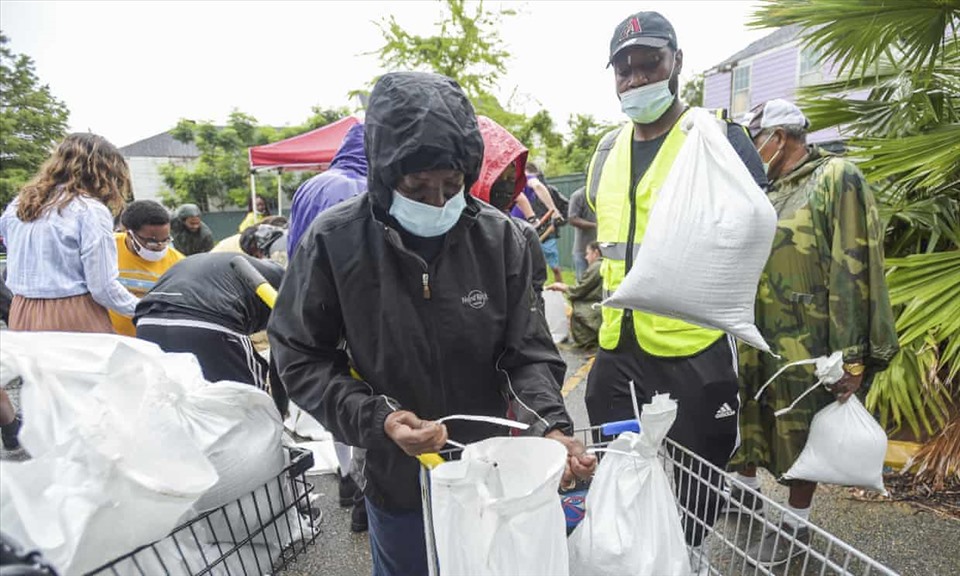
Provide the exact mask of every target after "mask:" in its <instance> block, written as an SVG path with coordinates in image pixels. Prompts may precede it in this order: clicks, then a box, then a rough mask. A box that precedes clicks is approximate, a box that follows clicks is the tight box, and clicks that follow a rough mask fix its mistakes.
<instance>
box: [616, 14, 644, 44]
mask: <svg viewBox="0 0 960 576" xmlns="http://www.w3.org/2000/svg"><path fill="white" fill-rule="evenodd" d="M640 32H643V29H642V28H641V27H640V19H639V18H637V17H636V16H634V17H633V18H631V19H630V21H629V22H627V25H626V26H624V27H623V30H621V31H620V40H623V39H624V38H626V37H627V36H630V35H633V34H639V33H640Z"/></svg>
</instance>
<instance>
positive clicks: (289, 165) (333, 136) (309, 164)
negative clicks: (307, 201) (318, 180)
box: [248, 116, 360, 210]
mask: <svg viewBox="0 0 960 576" xmlns="http://www.w3.org/2000/svg"><path fill="white" fill-rule="evenodd" d="M359 122H360V119H359V118H357V117H356V116H347V117H345V118H341V119H340V120H337V121H336V122H334V123H332V124H327V125H326V126H322V127H320V128H317V129H316V130H311V131H310V132H306V133H304V134H298V135H297V136H293V137H291V138H287V139H286V140H280V141H279V142H272V143H270V144H264V145H262V146H253V147H251V148H249V149H248V152H249V156H250V197H251V198H252V199H253V200H254V203H253V205H254V206H256V195H257V190H256V180H255V178H254V174H255V173H256V172H259V171H261V170H276V171H277V173H278V174H279V173H282V172H285V171H287V172H289V171H297V170H326V169H327V167H328V166H329V165H330V162H331V161H332V160H333V157H334V156H335V155H336V153H337V150H339V149H340V144H341V143H342V142H343V138H344V136H346V135H347V131H348V130H350V127H351V126H353V125H354V124H358V123H359ZM280 182H281V179H280V178H278V179H277V186H278V192H279V186H280ZM281 197H282V194H279V193H278V195H277V204H278V206H277V209H278V210H280V209H281V208H282V206H280V202H281V200H280V199H281ZM254 209H256V208H254Z"/></svg>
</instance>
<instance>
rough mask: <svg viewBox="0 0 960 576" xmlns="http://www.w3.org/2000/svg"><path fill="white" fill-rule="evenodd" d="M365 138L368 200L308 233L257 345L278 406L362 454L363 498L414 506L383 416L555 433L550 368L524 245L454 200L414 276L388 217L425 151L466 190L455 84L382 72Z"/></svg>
mask: <svg viewBox="0 0 960 576" xmlns="http://www.w3.org/2000/svg"><path fill="white" fill-rule="evenodd" d="M365 131H366V132H365V146H366V151H367V158H368V161H369V174H368V184H369V186H368V188H369V193H368V194H366V195H363V196H359V197H356V198H353V199H351V200H348V201H346V202H343V203H342V204H339V205H337V206H336V207H333V208H331V209H329V210H327V211H326V212H324V213H322V214H321V215H320V216H319V217H318V218H317V219H316V220H315V221H314V222H313V223H312V225H311V226H310V228H309V229H308V231H307V232H306V233H305V235H304V238H303V242H302V244H301V247H300V249H299V250H298V251H297V252H296V254H295V255H294V257H293V259H292V260H291V261H290V265H289V268H288V269H287V273H286V278H285V280H284V282H283V286H282V288H281V289H280V294H279V297H278V298H277V305H276V308H275V310H274V313H273V316H272V318H271V321H270V327H269V334H270V342H271V346H272V348H271V350H272V353H273V354H274V355H275V357H276V359H277V362H278V365H279V367H280V373H281V377H282V380H283V382H284V384H285V385H286V387H287V388H288V390H289V393H290V398H291V399H292V400H293V401H294V402H295V403H296V404H297V405H299V406H300V407H301V408H303V409H305V410H307V411H308V412H309V413H310V414H312V415H313V416H314V417H316V418H317V419H318V420H319V421H320V422H321V423H322V424H323V425H324V426H325V427H326V428H327V429H329V430H330V431H331V432H332V433H333V435H334V437H335V438H337V439H338V440H340V441H342V442H345V443H347V444H350V445H353V446H359V447H362V448H365V449H367V461H366V467H365V470H364V476H365V479H366V486H365V488H364V492H365V494H366V496H367V497H369V498H370V499H371V500H372V501H373V503H374V504H375V505H377V506H378V507H382V508H386V509H392V510H410V509H417V508H419V507H420V491H419V481H418V469H419V464H418V462H417V460H416V459H414V458H412V457H410V456H408V455H406V454H405V453H404V452H403V451H402V450H401V449H400V447H399V446H397V445H396V444H395V443H394V442H393V441H392V440H391V439H390V438H389V437H387V436H386V434H385V433H384V429H383V424H384V420H385V419H386V417H387V415H388V414H390V413H391V412H393V411H395V410H401V409H402V410H410V411H412V412H414V413H415V414H417V415H418V416H419V417H420V418H424V419H430V420H434V419H437V418H440V417H442V416H447V415H452V414H482V415H491V416H501V417H502V416H504V415H505V413H506V411H507V405H508V398H510V397H515V398H517V399H518V400H519V403H518V404H520V405H522V406H525V407H526V409H528V410H529V411H530V412H531V413H535V414H533V419H534V421H536V422H537V426H535V429H536V433H539V434H543V433H545V432H547V431H549V430H551V429H560V430H563V431H565V432H568V433H569V432H571V431H572V430H571V421H570V418H569V416H568V415H567V412H566V410H565V408H564V404H563V398H562V396H561V394H560V384H561V382H562V379H563V375H564V370H565V366H564V363H563V360H562V359H561V358H560V355H559V353H558V352H557V349H556V347H555V346H554V345H553V342H552V340H551V337H550V332H549V329H548V328H547V325H546V322H545V320H544V319H543V316H541V315H540V314H539V313H538V312H537V308H536V303H535V297H534V292H533V289H532V287H531V279H530V278H531V272H530V271H531V263H530V256H529V254H528V252H527V250H526V245H525V240H524V238H523V236H522V235H521V234H520V232H519V230H518V229H517V227H516V226H514V225H513V223H512V222H511V221H510V220H509V219H508V218H507V217H506V216H504V215H503V214H501V213H500V212H498V211H497V210H495V209H494V208H492V207H490V206H489V205H487V204H484V203H482V202H479V201H477V200H475V199H474V198H473V197H471V196H470V195H469V194H468V193H467V192H464V193H465V194H467V196H466V201H467V208H466V209H465V210H464V212H463V214H462V215H461V217H460V220H459V221H458V222H457V224H456V225H455V226H454V227H453V228H452V229H451V230H450V231H449V232H447V234H446V235H445V237H444V239H443V247H442V249H441V251H440V253H439V255H438V256H437V257H436V258H434V259H433V261H432V262H430V263H427V262H425V261H424V260H423V259H422V258H420V257H419V256H418V255H417V254H415V253H414V252H412V251H410V250H408V249H407V248H405V247H404V245H403V242H402V240H401V236H400V233H399V232H398V227H399V225H398V224H397V223H396V221H395V220H394V219H393V218H392V217H390V216H389V215H388V210H389V206H390V203H391V194H392V189H393V188H394V185H395V184H396V182H397V180H398V179H399V178H400V176H401V175H402V173H401V164H402V163H403V162H404V161H405V160H406V161H407V162H408V163H407V164H405V166H408V167H409V165H410V164H409V163H410V161H411V159H414V158H416V159H417V160H416V162H420V163H422V162H423V158H424V156H425V154H433V153H434V152H436V155H437V157H446V158H447V159H449V160H451V161H452V163H453V164H454V166H453V167H455V168H457V169H461V170H462V171H463V172H464V175H465V189H466V190H469V189H470V187H471V186H472V185H473V183H474V182H475V181H476V180H477V177H478V174H479V172H480V166H481V162H482V159H483V141H482V139H481V137H480V131H479V129H478V128H477V119H476V116H475V114H474V111H473V107H472V106H471V105H470V102H469V101H468V100H467V98H466V96H465V95H464V94H463V92H462V90H461V89H460V87H459V86H458V85H457V84H456V83H455V82H454V81H453V80H450V79H449V78H445V77H443V76H437V75H433V74H423V73H414V72H401V73H392V74H387V75H385V76H384V77H383V78H381V79H380V81H379V82H378V83H377V85H376V87H375V88H374V90H373V93H372V94H371V97H370V105H369V108H368V112H367V117H366V128H365ZM443 167H450V166H443ZM348 351H349V353H348ZM351 368H355V370H356V372H357V374H359V375H360V376H361V378H362V380H358V379H356V378H354V377H353V376H352V375H351ZM530 415H531V414H528V416H530ZM524 419H525V420H527V419H529V418H524ZM448 432H449V434H450V438H451V439H453V440H458V441H460V442H473V441H476V440H480V439H482V438H486V437H490V436H493V435H496V434H505V433H506V430H505V429H503V428H500V427H494V426H490V425H486V424H477V423H453V422H451V423H449V424H448Z"/></svg>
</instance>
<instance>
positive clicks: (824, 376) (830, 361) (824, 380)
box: [753, 351, 843, 416]
mask: <svg viewBox="0 0 960 576" xmlns="http://www.w3.org/2000/svg"><path fill="white" fill-rule="evenodd" d="M805 364H816V365H817V368H816V370H815V371H814V375H815V376H816V377H817V383H816V384H814V385H813V386H811V387H809V388H807V389H806V390H805V391H804V392H803V394H801V395H800V396H798V397H797V399H796V400H794V401H793V402H792V403H791V404H790V405H789V406H787V407H786V408H781V409H780V410H777V411H776V412H774V413H773V415H774V416H783V415H784V414H786V413H787V412H789V411H791V410H793V409H794V407H796V405H797V404H798V403H799V402H800V401H801V400H803V399H804V398H805V397H806V396H807V395H808V394H810V393H811V392H813V391H814V390H815V389H816V388H817V386H820V385H826V386H832V385H834V384H836V383H837V382H839V381H840V379H841V378H843V352H840V351H837V352H834V353H833V354H831V355H830V356H820V357H819V358H810V359H808V360H797V361H796V362H790V363H789V364H786V365H785V366H783V367H782V368H780V369H779V370H777V372H776V374H774V375H773V376H771V377H770V379H769V380H767V381H766V382H765V383H764V384H763V386H761V387H760V390H757V393H756V395H754V397H753V399H754V400H759V399H760V395H761V394H763V391H764V390H766V389H767V386H769V385H770V384H771V383H772V382H773V381H774V380H776V379H777V377H778V376H780V375H781V374H783V373H784V372H785V371H786V370H787V369H788V368H792V367H794V366H803V365H805Z"/></svg>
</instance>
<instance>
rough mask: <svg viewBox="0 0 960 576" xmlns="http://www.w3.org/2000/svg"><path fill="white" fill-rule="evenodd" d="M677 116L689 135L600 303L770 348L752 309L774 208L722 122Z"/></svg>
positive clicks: (701, 115) (702, 114) (698, 112)
mask: <svg viewBox="0 0 960 576" xmlns="http://www.w3.org/2000/svg"><path fill="white" fill-rule="evenodd" d="M681 122H682V123H683V124H682V126H681V128H682V129H683V130H684V131H686V132H687V138H686V140H685V141H684V143H683V146H682V147H681V149H680V152H679V153H678V155H677V158H676V160H674V163H673V166H672V167H671V169H670V174H669V175H668V176H667V179H666V181H665V182H664V183H663V187H662V188H661V189H660V192H659V195H658V197H657V199H656V203H655V204H654V206H653V209H652V210H651V212H650V218H649V223H648V224H647V230H646V232H645V234H644V237H643V238H642V239H638V240H637V244H638V246H639V248H638V249H637V253H636V257H635V259H634V263H633V267H632V268H631V269H630V272H629V273H628V274H627V277H626V278H625V279H624V280H623V283H622V284H620V286H619V288H617V290H616V292H614V294H613V296H611V297H610V298H608V299H607V300H605V301H604V302H603V304H604V305H605V306H611V307H614V308H632V309H636V310H644V311H646V312H651V313H653V314H658V315H662V316H668V317H671V318H678V319H680V320H684V321H686V322H690V323H692V324H697V325H699V326H705V327H708V328H716V329H719V330H723V331H724V332H727V333H729V334H733V335H734V336H736V337H737V338H740V339H741V340H743V341H744V342H746V343H747V344H750V345H751V346H753V347H755V348H759V349H760V350H764V351H769V350H770V347H769V346H768V345H767V343H766V342H764V340H763V337H762V336H761V335H760V332H759V331H758V330H757V328H756V326H754V324H753V322H754V316H753V310H754V303H755V299H756V293H757V285H758V283H759V281H760V273H761V272H762V271H763V267H764V266H765V265H766V262H767V258H769V256H770V247H771V245H772V244H773V236H774V233H775V232H776V225H777V214H776V211H775V210H774V208H773V206H772V205H771V204H770V201H769V200H767V197H766V195H765V194H764V193H763V190H761V189H760V187H758V186H757V184H756V182H755V181H754V180H753V177H752V176H751V175H750V172H749V171H748V170H747V168H746V167H745V166H744V165H743V161H742V160H741V159H740V156H739V155H737V153H736V151H735V150H734V149H733V147H732V146H731V145H730V143H729V141H728V140H727V137H726V133H725V130H726V127H725V126H724V125H723V123H722V122H720V121H718V120H717V118H715V117H714V116H712V115H711V114H710V113H709V112H707V111H706V110H703V109H700V108H693V109H691V110H690V111H689V112H687V114H686V115H685V116H684V117H683V119H682V120H681Z"/></svg>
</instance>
